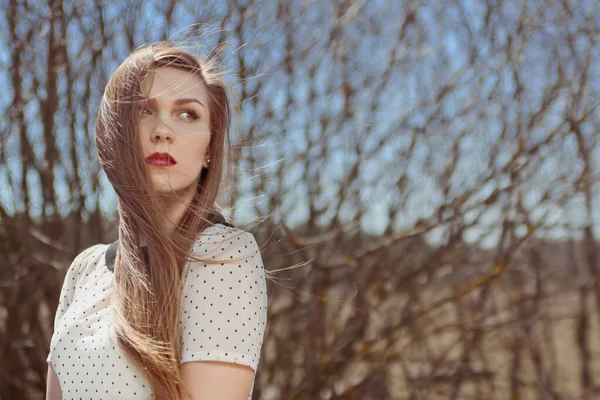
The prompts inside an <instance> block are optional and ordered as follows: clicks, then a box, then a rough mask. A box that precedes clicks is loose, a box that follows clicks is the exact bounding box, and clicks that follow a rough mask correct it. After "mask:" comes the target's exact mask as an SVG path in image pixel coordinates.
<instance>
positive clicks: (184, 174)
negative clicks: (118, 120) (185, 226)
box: [139, 67, 210, 193]
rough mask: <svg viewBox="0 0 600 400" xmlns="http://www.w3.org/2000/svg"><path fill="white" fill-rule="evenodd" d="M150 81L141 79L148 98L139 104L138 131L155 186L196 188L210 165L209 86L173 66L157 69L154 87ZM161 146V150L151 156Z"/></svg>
mask: <svg viewBox="0 0 600 400" xmlns="http://www.w3.org/2000/svg"><path fill="white" fill-rule="evenodd" d="M148 81H149V80H147V81H146V83H144V85H142V91H143V93H144V94H145V96H146V98H147V99H148V100H149V101H148V102H144V103H142V104H140V107H139V112H140V124H139V135H140V140H141V144H142V150H143V154H144V158H145V161H146V165H147V166H148V168H149V173H150V177H151V179H152V183H153V189H154V190H156V191H158V192H160V193H171V192H180V191H182V190H185V189H188V188H189V189H191V188H190V187H191V186H192V185H193V186H194V188H195V186H196V184H197V182H198V178H199V176H200V173H201V172H202V168H207V167H208V165H209V164H208V163H207V160H206V158H207V149H208V144H209V143H210V128H209V127H210V121H209V110H208V94H207V90H206V87H205V85H204V83H203V82H202V80H201V79H200V77H198V76H196V75H192V74H190V73H189V72H186V71H182V70H179V69H175V68H170V67H163V68H158V69H156V71H155V73H154V80H153V82H152V87H149V86H150V82H148ZM157 152H158V153H162V154H160V155H159V156H158V157H156V158H154V159H152V155H153V154H154V155H155V156H156V154H155V153H157ZM165 153H167V154H168V155H170V157H168V155H167V154H165Z"/></svg>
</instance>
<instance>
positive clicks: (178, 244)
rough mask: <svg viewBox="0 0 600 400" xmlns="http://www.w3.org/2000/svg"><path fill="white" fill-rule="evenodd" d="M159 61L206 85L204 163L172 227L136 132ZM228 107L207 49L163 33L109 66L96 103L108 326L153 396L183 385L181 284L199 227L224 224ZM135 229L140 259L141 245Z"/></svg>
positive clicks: (172, 394) (176, 392)
mask: <svg viewBox="0 0 600 400" xmlns="http://www.w3.org/2000/svg"><path fill="white" fill-rule="evenodd" d="M161 67H172V68H177V69H180V70H183V71H187V72H189V73H191V74H194V75H197V76H198V77H200V78H201V80H202V82H203V83H204V84H205V85H206V88H207V91H208V108H209V112H210V132H211V139H210V144H209V147H208V149H207V155H208V156H209V157H210V166H209V168H205V169H203V170H202V173H201V176H200V179H199V181H198V185H197V188H196V193H195V196H194V198H193V200H192V202H191V204H190V205H189V207H188V208H187V209H186V211H185V213H184V215H183V217H182V218H181V219H180V221H178V222H177V224H176V227H175V228H174V229H173V230H172V231H171V232H169V231H167V230H166V228H165V226H164V212H163V210H162V209H161V203H160V198H159V196H158V195H157V194H155V193H154V192H153V190H152V184H151V179H150V176H149V174H148V172H147V167H146V165H145V163H144V156H143V151H142V147H141V143H140V141H139V140H138V124H139V119H140V116H139V113H138V106H139V102H140V101H143V100H144V94H143V93H142V87H143V86H142V85H143V82H145V80H146V79H152V78H153V72H154V71H155V70H156V69H157V68H161ZM231 107H232V106H231V98H230V94H229V90H228V87H227V86H226V85H225V84H224V82H223V79H222V75H221V74H220V73H219V72H218V70H217V63H216V61H215V58H214V57H208V58H207V59H206V60H199V59H198V58H197V57H195V56H193V55H191V54H189V53H187V52H185V51H183V50H182V49H180V48H178V47H176V46H175V45H173V44H171V43H169V42H159V43H154V44H151V45H148V46H145V47H142V48H139V49H137V50H136V51H134V52H133V53H132V54H131V55H130V56H129V57H128V58H127V59H126V60H125V61H124V62H123V63H122V64H121V65H120V66H119V67H118V68H117V70H116V71H115V73H114V74H113V75H112V77H111V79H110V80H109V82H108V84H107V86H106V89H105V92H104V95H103V97H102V101H101V105H100V110H99V112H98V116H97V123H96V148H97V151H98V156H99V159H100V162H101V166H102V168H103V169H104V171H105V173H106V175H107V177H108V179H109V181H110V182H111V184H112V185H113V187H114V189H115V191H116V193H117V196H118V213H119V249H118V252H117V257H116V259H115V268H114V279H115V289H114V292H113V294H112V295H113V302H114V305H115V306H114V308H113V310H114V311H113V312H114V314H113V326H114V329H115V333H116V335H117V338H118V342H119V345H120V346H121V348H122V349H123V352H124V354H125V355H126V357H127V358H128V359H129V361H130V362H131V364H132V365H133V366H134V367H135V368H136V369H137V370H138V371H139V373H140V374H141V375H142V376H143V377H144V378H145V379H146V380H147V381H148V382H149V384H150V387H151V389H152V391H153V393H154V396H155V398H156V399H178V398H179V396H180V395H181V393H182V392H181V390H184V391H186V392H188V393H189V390H188V388H185V387H184V385H183V380H182V377H181V371H180V361H181V346H182V345H181V324H180V304H181V291H180V290H179V288H180V286H181V283H182V279H183V278H182V275H183V272H184V267H185V264H186V262H187V261H188V260H189V259H188V257H189V256H190V250H191V248H192V246H193V244H194V242H195V240H196V239H197V238H198V236H199V235H201V234H203V231H204V230H205V229H206V228H207V227H210V226H212V225H214V224H216V223H222V224H225V225H229V226H232V225H231V224H229V223H227V222H226V220H225V219H224V218H223V216H222V215H220V214H219V213H218V212H217V211H216V209H215V205H216V199H217V196H218V193H219V187H220V185H221V180H222V176H223V167H224V164H225V161H226V160H231V148H230V146H229V131H230V127H231V118H232V111H231ZM226 144H227V146H226ZM201 161H202V160H198V162H201ZM142 238H143V240H145V245H146V246H147V252H148V255H149V260H148V263H146V261H145V259H144V257H143V255H142V251H141V247H142V246H141V245H142V242H141V240H142ZM195 260H196V261H197V259H195ZM201 261H202V262H206V263H217V262H220V261H221V260H215V259H214V258H211V260H201Z"/></svg>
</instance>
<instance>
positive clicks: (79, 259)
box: [46, 245, 98, 362]
mask: <svg viewBox="0 0 600 400" xmlns="http://www.w3.org/2000/svg"><path fill="white" fill-rule="evenodd" d="M96 246H98V245H94V246H91V247H88V248H87V249H85V250H83V251H82V252H81V253H79V254H78V255H77V256H76V257H75V259H74V260H73V261H72V262H71V265H70V266H69V268H68V269H67V272H66V274H65V278H64V280H63V284H62V288H61V290H60V297H59V298H58V306H57V308H56V314H55V315H54V331H56V330H57V329H58V327H59V323H60V321H61V318H62V316H63V315H64V314H65V312H66V311H67V309H68V308H69V306H70V305H71V303H72V302H73V298H74V296H75V290H76V288H77V285H78V282H79V276H80V272H81V270H82V267H83V264H85V260H86V259H87V256H88V255H89V254H90V253H91V252H92V251H93V250H94V248H95V247H96ZM51 354H52V353H51V352H49V353H48V357H47V358H46V362H49V361H50V358H51Z"/></svg>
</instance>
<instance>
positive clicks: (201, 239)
mask: <svg viewBox="0 0 600 400" xmlns="http://www.w3.org/2000/svg"><path fill="white" fill-rule="evenodd" d="M251 243H256V239H255V238H254V235H253V234H252V233H250V231H247V230H244V229H240V228H237V227H233V226H227V225H224V224H221V223H217V224H214V225H212V226H210V227H208V228H206V229H204V231H202V232H201V233H200V234H199V235H198V236H197V238H196V241H195V242H194V247H203V248H205V249H206V248H209V247H211V246H213V247H216V248H217V249H218V245H229V246H231V245H238V246H240V245H242V246H247V245H248V244H251ZM222 250H225V249H224V248H222Z"/></svg>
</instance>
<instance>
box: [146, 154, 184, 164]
mask: <svg viewBox="0 0 600 400" xmlns="http://www.w3.org/2000/svg"><path fill="white" fill-rule="evenodd" d="M146 163H147V164H150V165H154V166H156V167H170V166H171V165H175V164H177V161H175V159H174V158H173V157H172V156H171V155H170V154H169V153H159V152H156V153H154V154H151V155H149V156H148V157H146Z"/></svg>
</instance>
